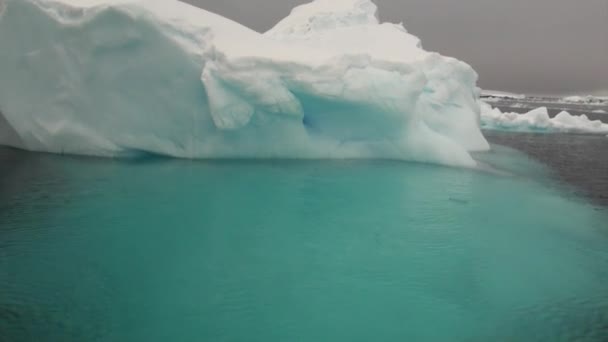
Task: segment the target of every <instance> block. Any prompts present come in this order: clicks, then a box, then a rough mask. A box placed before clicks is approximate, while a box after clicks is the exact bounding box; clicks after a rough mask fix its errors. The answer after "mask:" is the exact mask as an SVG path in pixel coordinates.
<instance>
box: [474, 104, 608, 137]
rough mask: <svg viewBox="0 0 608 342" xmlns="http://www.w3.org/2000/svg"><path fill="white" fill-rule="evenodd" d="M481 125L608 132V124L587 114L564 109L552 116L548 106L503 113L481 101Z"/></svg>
mask: <svg viewBox="0 0 608 342" xmlns="http://www.w3.org/2000/svg"><path fill="white" fill-rule="evenodd" d="M481 126H482V128H483V129H493V130H505V131H517V132H549V133H551V132H553V133H585V134H608V124H605V123H603V122H601V121H600V120H590V119H589V118H588V117H587V116H586V115H580V116H577V115H571V114H570V113H568V112H566V111H562V112H561V113H559V114H557V115H556V116H555V117H553V118H551V117H550V116H549V112H548V110H547V108H546V107H540V108H536V109H533V110H531V111H529V112H528V113H525V114H518V113H503V112H501V111H500V109H498V108H492V106H490V105H489V104H487V103H483V102H481Z"/></svg>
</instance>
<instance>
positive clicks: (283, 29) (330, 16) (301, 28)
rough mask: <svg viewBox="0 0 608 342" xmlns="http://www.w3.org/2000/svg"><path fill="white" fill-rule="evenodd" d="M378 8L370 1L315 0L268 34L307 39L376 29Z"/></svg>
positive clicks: (297, 9)
mask: <svg viewBox="0 0 608 342" xmlns="http://www.w3.org/2000/svg"><path fill="white" fill-rule="evenodd" d="M377 12H378V7H377V6H376V4H374V3H373V2H372V1H371V0H316V1H313V2H311V3H308V4H304V5H300V6H298V7H296V8H294V9H293V10H292V11H291V14H290V15H289V16H288V17H287V18H285V19H283V20H281V21H280V22H279V23H278V24H277V25H276V26H275V27H273V28H272V29H271V30H270V31H268V32H267V34H269V35H272V36H275V37H281V36H283V37H284V36H295V35H297V36H307V35H311V34H314V33H318V32H323V31H329V30H335V29H338V28H343V27H350V26H358V25H377V24H379V21H378V16H377Z"/></svg>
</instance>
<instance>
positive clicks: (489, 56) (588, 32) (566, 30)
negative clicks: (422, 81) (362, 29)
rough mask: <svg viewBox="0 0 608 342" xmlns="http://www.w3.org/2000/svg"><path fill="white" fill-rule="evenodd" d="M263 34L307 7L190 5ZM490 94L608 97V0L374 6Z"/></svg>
mask: <svg viewBox="0 0 608 342" xmlns="http://www.w3.org/2000/svg"><path fill="white" fill-rule="evenodd" d="M185 1H186V2H189V3H191V4H194V5H197V6H199V7H202V8H204V9H206V10H209V11H212V12H215V13H218V14H220V15H223V16H225V17H228V18H230V19H233V20H235V21H237V22H239V23H241V24H243V25H245V26H248V27H250V28H252V29H254V30H256V31H260V32H263V31H265V30H267V29H269V28H271V27H272V26H274V24H275V23H277V22H278V21H279V20H281V19H282V18H283V17H285V16H287V15H288V14H289V12H290V10H291V8H293V7H294V6H296V5H298V4H302V3H305V2H308V1H307V0H185ZM374 2H375V3H376V4H377V5H378V7H379V16H380V19H381V20H382V21H389V22H403V23H404V25H405V28H406V29H407V30H408V31H409V32H411V33H413V34H415V35H416V36H418V37H420V38H421V40H422V45H423V47H424V48H425V49H426V50H429V51H437V52H440V53H441V54H443V55H447V56H452V57H456V58H458V59H461V60H463V61H465V62H467V63H469V64H470V65H472V66H473V68H474V69H475V70H476V71H477V72H478V73H479V77H480V80H479V85H480V86H481V87H482V88H484V89H492V90H503V91H511V92H516V93H527V94H539V95H563V94H598V95H608V0H375V1H374Z"/></svg>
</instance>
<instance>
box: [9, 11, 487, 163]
mask: <svg viewBox="0 0 608 342" xmlns="http://www.w3.org/2000/svg"><path fill="white" fill-rule="evenodd" d="M0 4H2V5H3V7H2V8H3V15H2V16H1V17H0V74H1V75H2V78H1V79H0V110H1V111H2V113H3V115H4V119H5V120H4V121H6V125H8V126H10V132H13V133H12V135H13V137H12V138H10V141H8V140H9V139H8V138H3V137H0V144H8V143H11V144H18V145H19V146H20V147H22V148H25V149H29V150H36V151H48V152H62V153H80V154H92V155H104V156H107V155H113V156H115V155H118V156H121V155H129V154H131V153H133V152H136V153H138V152H149V153H155V154H163V155H169V156H175V157H188V158H232V157H247V158H392V159H402V160H415V161H423V162H432V163H441V164H449V165H460V166H474V165H475V162H474V160H473V159H472V158H471V156H470V154H469V152H470V151H475V150H485V149H488V148H489V145H488V143H487V141H486V140H485V139H484V137H483V135H482V134H481V131H480V128H479V105H478V102H477V97H478V90H477V88H476V86H475V84H476V80H477V74H476V73H475V72H474V71H473V69H472V68H471V67H470V66H468V65H467V64H465V63H463V62H460V61H458V60H456V59H453V58H448V57H443V56H441V55H439V54H436V53H430V52H427V51H425V50H423V49H422V48H421V44H420V40H419V39H418V38H417V37H415V36H413V35H411V34H409V33H407V31H406V30H405V29H404V28H403V26H402V25H395V24H389V23H380V22H379V21H378V19H377V17H376V10H377V8H376V6H375V5H374V4H373V3H372V2H371V1H369V0H316V1H314V2H312V3H310V4H307V5H304V6H300V7H298V8H296V9H294V11H293V12H292V14H291V15H290V16H289V17H287V18H285V19H284V20H282V21H281V22H280V23H279V24H277V26H276V27H275V28H273V29H272V30H270V31H269V32H267V33H265V34H260V33H257V32H254V31H252V30H250V29H248V28H246V27H243V26H242V25H239V24H238V23H235V22H233V21H230V20H228V19H225V18H223V17H221V16H218V15H215V14H213V13H209V12H207V11H204V10H201V9H198V8H195V7H192V6H190V5H187V4H184V3H182V2H179V1H176V0H80V1H73V0H0ZM3 131H7V132H8V131H9V130H0V133H1V132H3ZM15 135H16V136H17V137H14V136H15Z"/></svg>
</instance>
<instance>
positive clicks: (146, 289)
mask: <svg viewBox="0 0 608 342" xmlns="http://www.w3.org/2000/svg"><path fill="white" fill-rule="evenodd" d="M496 139H500V137H498V138H496ZM1 155H2V157H0V165H1V166H2V167H1V168H0V173H1V174H0V176H1V177H0V182H1V183H0V331H1V332H2V337H0V341H1V340H2V338H4V339H5V340H8V341H39V340H44V341H91V340H96V341H167V340H176V341H201V340H202V341H219V340H225V341H294V340H301V341H359V340H360V341H370V340H375V341H403V340H416V341H421V340H422V341H424V340H427V341H445V340H458V341H494V340H497V341H522V340H525V341H531V340H538V341H562V340H563V341H569V340H581V341H605V340H606V339H607V338H608V314H607V313H608V287H607V286H606V284H607V283H608V232H607V230H606V222H607V221H606V219H607V217H608V216H607V215H608V213H607V212H606V210H605V209H601V208H599V207H596V206H594V205H593V204H589V203H588V201H586V200H585V199H583V198H580V197H577V196H575V194H571V193H564V190H565V189H567V188H564V187H563V186H562V185H555V184H554V183H553V182H552V181H551V180H548V176H547V175H548V173H547V172H548V170H547V168H546V167H545V166H543V165H541V164H538V163H536V162H534V161H532V160H530V159H529V158H526V157H525V156H523V155H522V154H520V153H518V152H515V151H513V150H510V149H507V148H501V147H497V148H496V149H495V150H494V152H492V153H488V154H484V155H481V156H479V158H480V159H482V160H483V162H484V163H485V164H487V165H490V167H492V168H494V169H496V170H500V172H480V171H470V170H459V169H451V168H444V167H435V166H427V165H419V164H410V163H401V162H389V161H357V162H355V161H308V162H296V161H265V162H254V161H224V162H204V161H202V162H201V161H180V160H165V159H148V160H138V161H130V162H127V161H118V160H104V159H94V158H74V157H59V156H52V155H44V154H27V153H22V152H16V151H10V150H3V152H2V153H1Z"/></svg>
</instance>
